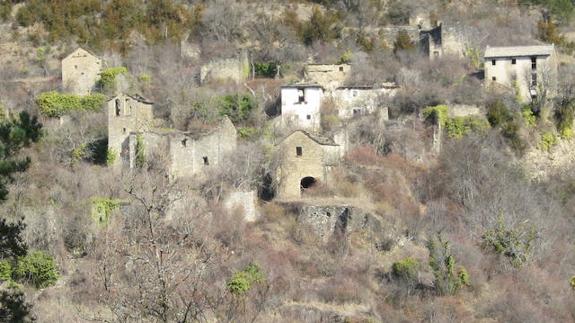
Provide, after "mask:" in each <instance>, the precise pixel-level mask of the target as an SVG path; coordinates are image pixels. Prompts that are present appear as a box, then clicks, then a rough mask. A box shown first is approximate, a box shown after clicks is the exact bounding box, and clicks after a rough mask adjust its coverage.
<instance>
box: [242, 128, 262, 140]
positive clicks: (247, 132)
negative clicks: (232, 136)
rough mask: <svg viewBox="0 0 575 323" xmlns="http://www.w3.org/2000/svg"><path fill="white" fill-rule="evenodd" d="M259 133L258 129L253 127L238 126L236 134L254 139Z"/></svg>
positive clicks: (243, 137)
mask: <svg viewBox="0 0 575 323" xmlns="http://www.w3.org/2000/svg"><path fill="white" fill-rule="evenodd" d="M258 134H259V130H258V129H257V128H254V127H240V128H238V135H239V136H240V138H242V139H255V138H256V137H257V135H258Z"/></svg>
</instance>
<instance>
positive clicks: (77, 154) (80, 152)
mask: <svg viewBox="0 0 575 323" xmlns="http://www.w3.org/2000/svg"><path fill="white" fill-rule="evenodd" d="M86 148H87V145H86V144H81V145H80V146H78V147H76V148H74V149H73V150H72V152H71V155H72V160H73V161H80V160H83V159H85V158H86V157H87V156H88V152H87V149H86Z"/></svg>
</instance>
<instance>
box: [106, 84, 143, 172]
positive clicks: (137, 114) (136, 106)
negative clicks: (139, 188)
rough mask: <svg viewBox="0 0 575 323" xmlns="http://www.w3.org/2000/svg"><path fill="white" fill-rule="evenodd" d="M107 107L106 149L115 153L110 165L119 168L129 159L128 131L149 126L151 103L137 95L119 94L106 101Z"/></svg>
mask: <svg viewBox="0 0 575 323" xmlns="http://www.w3.org/2000/svg"><path fill="white" fill-rule="evenodd" d="M107 109H108V149H109V150H111V152H112V153H114V154H115V155H116V159H115V160H114V163H113V164H112V165H111V166H112V167H113V168H115V169H120V168H121V167H122V164H123V163H124V161H127V160H128V159H129V147H128V144H129V143H128V138H129V136H130V133H132V132H141V131H147V130H148V129H150V128H151V125H152V121H153V119H154V113H153V103H152V102H150V101H148V100H146V99H145V98H143V97H141V96H138V95H127V94H119V95H117V96H115V97H113V98H111V99H110V100H109V101H108V103H107Z"/></svg>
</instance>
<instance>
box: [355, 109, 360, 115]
mask: <svg viewBox="0 0 575 323" xmlns="http://www.w3.org/2000/svg"><path fill="white" fill-rule="evenodd" d="M360 113H361V111H360V110H359V109H353V115H354V116H358V115H359V114H360Z"/></svg>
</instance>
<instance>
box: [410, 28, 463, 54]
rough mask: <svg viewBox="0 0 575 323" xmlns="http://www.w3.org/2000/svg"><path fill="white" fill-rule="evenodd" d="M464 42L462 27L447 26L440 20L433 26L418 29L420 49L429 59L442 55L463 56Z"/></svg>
mask: <svg viewBox="0 0 575 323" xmlns="http://www.w3.org/2000/svg"><path fill="white" fill-rule="evenodd" d="M466 43H467V41H466V39H465V36H464V31H463V28H455V27H450V28H448V27H446V26H444V25H443V24H442V23H441V22H439V23H438V25H437V26H435V27H430V28H429V29H421V30H420V31H419V46H420V49H421V51H422V52H423V54H424V55H425V56H427V57H429V58H430V59H436V58H439V57H442V56H444V55H450V56H456V57H463V56H464V55H465V48H466V45H467V44H466Z"/></svg>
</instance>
